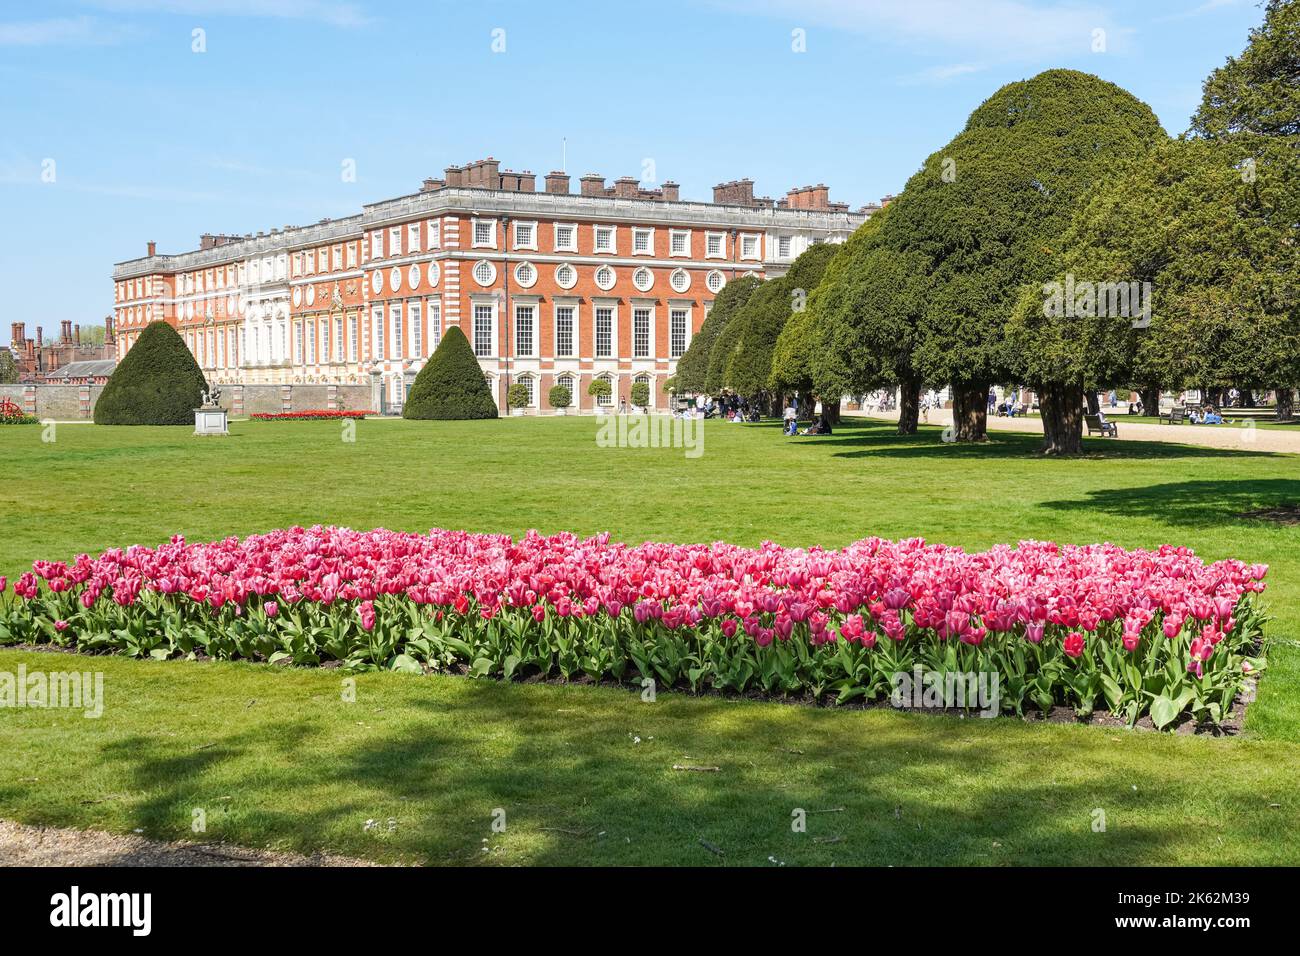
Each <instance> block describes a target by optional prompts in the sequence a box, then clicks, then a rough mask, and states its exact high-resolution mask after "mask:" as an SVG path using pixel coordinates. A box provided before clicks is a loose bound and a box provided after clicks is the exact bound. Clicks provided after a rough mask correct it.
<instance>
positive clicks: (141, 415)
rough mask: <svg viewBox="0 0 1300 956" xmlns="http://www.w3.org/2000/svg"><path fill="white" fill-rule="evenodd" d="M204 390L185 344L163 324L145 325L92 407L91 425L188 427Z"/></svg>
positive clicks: (205, 385) (205, 384)
mask: <svg viewBox="0 0 1300 956" xmlns="http://www.w3.org/2000/svg"><path fill="white" fill-rule="evenodd" d="M207 388H208V383H207V380H206V379H205V378H204V377H203V370H202V369H200V368H199V363H198V362H196V361H195V360H194V356H193V355H192V354H191V353H190V350H189V346H187V345H186V344H185V340H184V339H182V338H181V337H180V335H179V334H178V333H177V331H176V330H175V329H173V328H172V327H171V326H170V325H168V324H167V323H166V322H161V321H159V322H150V323H149V324H148V325H147V326H145V328H144V331H142V332H141V333H140V337H139V338H138V339H136V341H135V344H134V345H132V346H131V350H130V351H129V352H127V353H126V357H125V358H123V359H122V361H121V362H119V363H118V365H117V368H115V369H114V370H113V374H112V375H111V376H110V377H109V379H108V384H107V385H105V386H104V391H103V392H101V393H100V396H99V400H98V401H96V402H95V424H97V425H191V426H192V425H193V424H194V410H195V409H196V408H198V407H199V405H200V404H202V402H203V393H204V392H205V391H207Z"/></svg>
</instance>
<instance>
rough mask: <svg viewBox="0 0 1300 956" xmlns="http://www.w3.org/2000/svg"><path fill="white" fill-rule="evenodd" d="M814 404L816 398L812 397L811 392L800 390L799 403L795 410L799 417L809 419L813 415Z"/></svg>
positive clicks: (815, 403)
mask: <svg viewBox="0 0 1300 956" xmlns="http://www.w3.org/2000/svg"><path fill="white" fill-rule="evenodd" d="M816 405H817V399H816V398H815V397H813V393H812V392H800V393H799V404H798V405H797V406H796V408H795V411H796V412H797V413H798V415H799V418H800V419H809V418H812V417H813V411H814V409H815V408H816Z"/></svg>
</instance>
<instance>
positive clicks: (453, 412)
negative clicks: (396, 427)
mask: <svg viewBox="0 0 1300 956" xmlns="http://www.w3.org/2000/svg"><path fill="white" fill-rule="evenodd" d="M402 417H403V418H420V419H443V420H446V419H461V418H496V417H497V405H496V402H494V401H493V400H492V391H491V389H489V388H488V384H487V381H486V379H484V378H483V369H481V368H479V364H478V359H476V358H475V357H474V350H473V349H471V348H470V347H469V342H468V340H466V338H465V333H464V332H462V331H461V330H460V328H459V327H458V326H455V325H453V326H451V327H450V328H448V329H447V332H446V334H445V335H443V337H442V341H441V342H440V343H438V347H437V348H436V349H434V350H433V355H431V356H429V361H427V362H425V363H424V368H422V369H420V374H419V375H417V376H415V382H414V383H413V384H412V385H411V391H410V393H409V394H408V395H407V396H406V404H405V405H403V406H402Z"/></svg>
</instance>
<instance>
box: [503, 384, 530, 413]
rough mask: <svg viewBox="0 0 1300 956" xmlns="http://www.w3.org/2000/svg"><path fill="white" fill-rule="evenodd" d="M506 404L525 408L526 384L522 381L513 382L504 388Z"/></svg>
mask: <svg viewBox="0 0 1300 956" xmlns="http://www.w3.org/2000/svg"><path fill="white" fill-rule="evenodd" d="M506 404H507V405H509V406H510V407H511V408H527V407H528V386H527V385H525V384H524V383H523V382H515V383H514V384H513V385H511V386H510V387H509V388H508V389H506Z"/></svg>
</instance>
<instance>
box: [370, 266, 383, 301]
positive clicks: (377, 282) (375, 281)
mask: <svg viewBox="0 0 1300 956" xmlns="http://www.w3.org/2000/svg"><path fill="white" fill-rule="evenodd" d="M383 291H384V274H383V273H382V272H380V271H379V270H378V269H376V270H375V271H374V272H372V273H370V294H371V295H379V293H381V292H383Z"/></svg>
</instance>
